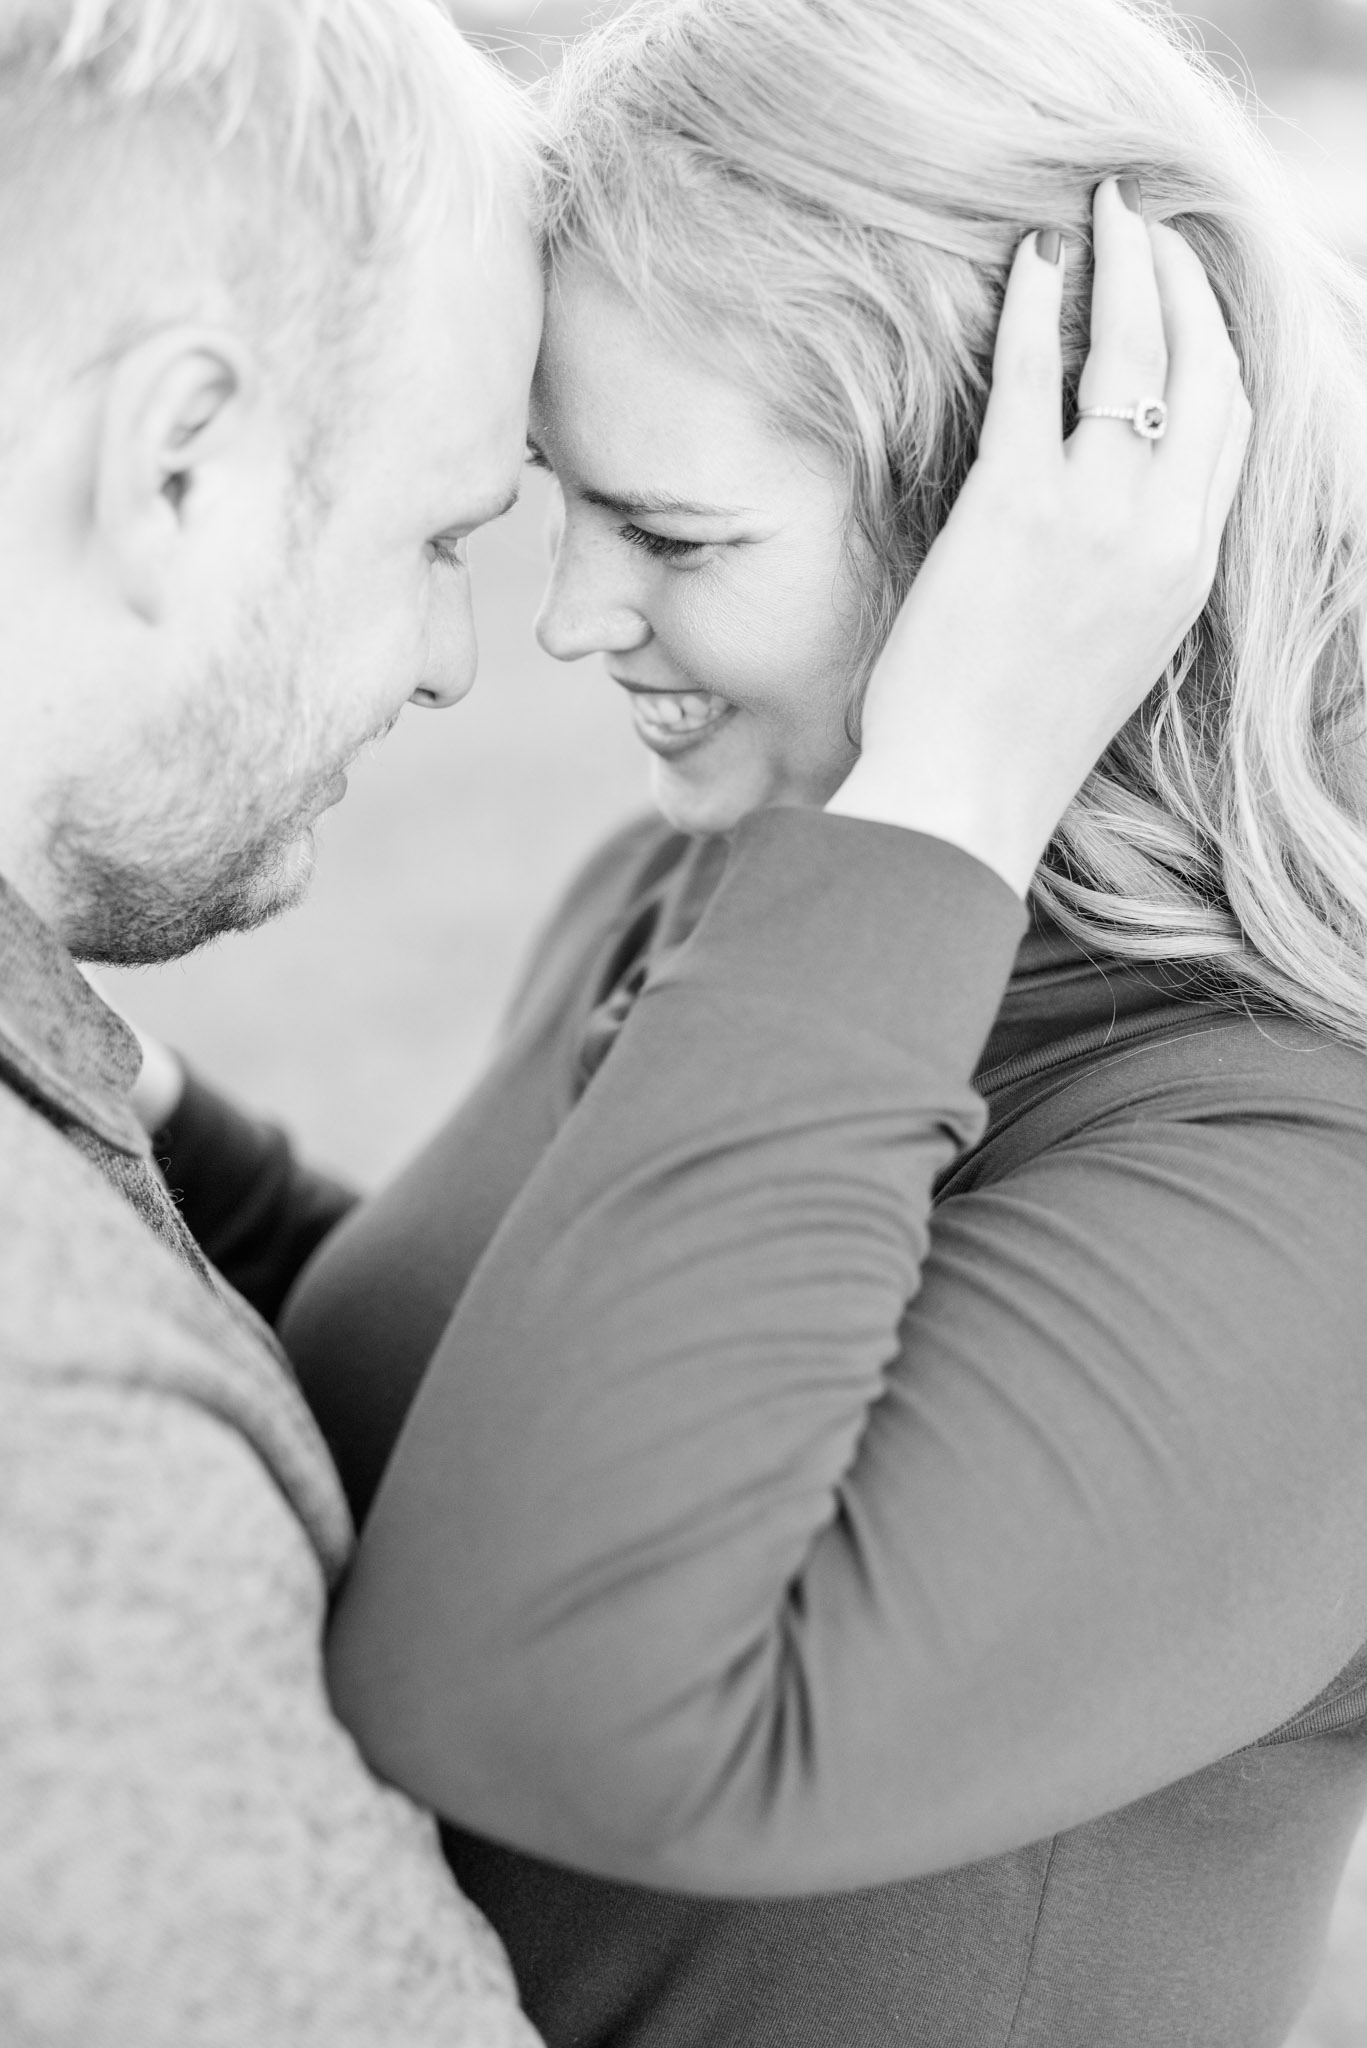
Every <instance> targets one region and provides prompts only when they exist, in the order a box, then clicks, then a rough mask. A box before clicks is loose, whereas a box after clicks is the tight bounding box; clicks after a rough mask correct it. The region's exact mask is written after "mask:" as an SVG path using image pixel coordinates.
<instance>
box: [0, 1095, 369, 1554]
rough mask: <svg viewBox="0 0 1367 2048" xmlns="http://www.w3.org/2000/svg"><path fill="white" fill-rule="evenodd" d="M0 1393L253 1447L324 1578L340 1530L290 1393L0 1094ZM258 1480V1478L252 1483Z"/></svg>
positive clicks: (68, 1148) (61, 1143) (152, 1242)
mask: <svg viewBox="0 0 1367 2048" xmlns="http://www.w3.org/2000/svg"><path fill="white" fill-rule="evenodd" d="M0 1386H2V1387H4V1388H5V1389H6V1392H7V1395H8V1400H9V1402H10V1404H13V1402H15V1401H16V1400H17V1401H20V1402H22V1401H24V1400H31V1401H34V1402H48V1401H50V1400H52V1399H53V1398H55V1395H56V1392H57V1390H59V1389H65V1390H68V1392H73V1391H77V1390H79V1389H82V1388H87V1389H97V1388H98V1389H100V1390H101V1405H107V1398H108V1396H109V1395H111V1394H112V1395H114V1396H115V1397H117V1396H118V1395H119V1394H120V1393H122V1394H124V1395H125V1396H128V1397H132V1396H133V1395H135V1394H136V1395H137V1396H139V1397H140V1399H139V1403H138V1405H139V1406H143V1405H145V1404H146V1402H147V1401H148V1400H149V1399H150V1400H151V1401H152V1402H154V1403H157V1404H160V1405H162V1406H163V1407H165V1408H167V1409H168V1410H172V1409H177V1408H179V1409H182V1410H185V1409H194V1410H197V1411H199V1412H200V1413H201V1414H203V1415H206V1416H209V1417H212V1418H213V1419H214V1420H215V1421H216V1422H217V1423H218V1424H219V1425H220V1426H222V1427H223V1428H225V1429H226V1430H228V1431H230V1432H231V1433H232V1434H233V1435H234V1436H235V1437H237V1438H240V1439H242V1440H244V1441H245V1442H246V1444H247V1445H249V1446H250V1448H251V1450H252V1452H253V1453H254V1455H255V1459H256V1461H257V1463H258V1464H259V1465H262V1466H264V1467H265V1469H266V1473H268V1474H269V1478H270V1480H271V1481H273V1482H274V1485H275V1487H276V1488H277V1489H278V1490H279V1491H280V1492H281V1493H283V1494H284V1495H285V1497H286V1499H287V1501H288V1503H289V1505H290V1507H291V1508H292V1510H293V1511H294V1513H295V1515H296V1516H297V1518H298V1519H299V1520H300V1521H301V1522H303V1524H304V1525H305V1527H306V1529H307V1531H308V1534H309V1537H310V1540H311V1542H312V1544H313V1547H314V1548H315V1550H316V1551H317V1552H318V1553H319V1556H320V1557H321V1559H322V1560H323V1563H324V1566H325V1569H327V1570H328V1571H329V1572H330V1573H331V1572H333V1571H335V1570H337V1569H338V1568H339V1567H340V1565H341V1563H342V1562H343V1560H344V1557H345V1555H346V1553H347V1550H348V1548H349V1541H350V1529H349V1524H348V1520H347V1516H346V1510H345V1507H344V1505H343V1503H342V1500H341V1496H340V1491H339V1489H338V1487H337V1484H336V1480H335V1475H334V1474H333V1471H332V1467H331V1462H330V1460H329V1458H328V1456H327V1453H326V1450H325V1448H324V1446H323V1444H322V1441H321V1438H320V1437H319V1436H318V1433H317V1430H316V1428H315V1426H314V1424H313V1422H312V1419H311V1417H310V1416H309V1414H308V1411H307V1409H306V1408H305V1406H304V1403H303V1401H302V1398H301V1397H300V1395H299V1393H298V1390H297V1388H296V1387H295V1386H294V1385H293V1383H292V1381H291V1380H290V1379H289V1377H288V1375H287V1373H286V1372H285V1370H284V1368H283V1367H282V1365H281V1364H280V1362H279V1360H278V1358H277V1357H275V1356H274V1355H273V1353H272V1352H271V1351H270V1350H269V1349H268V1348H267V1346H266V1344H265V1343H264V1342H258V1341H256V1340H255V1339H254V1338H253V1336H252V1335H251V1333H250V1331H249V1330H248V1329H247V1328H246V1327H245V1326H244V1324H242V1323H240V1322H239V1321H237V1320H236V1319H235V1318H234V1317H233V1316H232V1315H231V1314H230V1313H229V1311H228V1309H227V1308H226V1307H225V1305H224V1304H223V1302H221V1301H220V1300H218V1299H217V1297H216V1296H215V1295H214V1294H213V1292H212V1291H211V1290H210V1289H209V1287H207V1286H206V1285H205V1284H204V1283H203V1282H202V1281H201V1280H200V1279H199V1278H198V1277H197V1275H196V1274H195V1273H194V1272H193V1271H192V1270H191V1269H190V1268H189V1267H188V1266H185V1265H183V1264H182V1263H181V1262H180V1261H179V1260H177V1259H176V1258H175V1257H174V1256H173V1255H172V1253H171V1252H170V1251H168V1250H167V1248H166V1247H165V1246H164V1245H162V1244H160V1243H159V1242H158V1241H157V1239H156V1238H155V1237H154V1236H153V1234H152V1232H151V1231H150V1230H148V1228H147V1227H146V1225H145V1224H144V1223H143V1222H142V1220H141V1218H140V1217H139V1216H138V1215H137V1213H136V1212H135V1210H134V1209H133V1208H132V1206H131V1204H129V1203H128V1202H126V1201H125V1200H124V1199H123V1198H122V1197H121V1196H120V1194H119V1193H118V1191H117V1190H116V1189H115V1188H114V1187H113V1186H112V1185H111V1184H110V1183H109V1182H108V1181H106V1180H105V1178H104V1177H103V1175H102V1174H101V1173H100V1172H99V1171H98V1170H97V1169H96V1168H95V1167H94V1166H93V1165H92V1164H91V1162H90V1161H89V1160H87V1159H86V1158H85V1157H83V1155H82V1154H81V1152H80V1151H79V1150H78V1148H77V1147H76V1146H75V1145H73V1144H72V1143H70V1142H69V1141H68V1140H67V1138H66V1137H65V1136H64V1135H63V1134H62V1132H61V1131H60V1130H59V1129H58V1128H56V1127H55V1126H54V1125H53V1124H52V1123H51V1122H50V1121H49V1120H48V1119H47V1117H45V1116H44V1115H43V1114H42V1113H41V1112H40V1111H38V1110H37V1109H35V1108H34V1107H32V1106H31V1105H30V1104H29V1103H27V1102H26V1101H25V1100H24V1099H23V1098H22V1097H21V1096H19V1095H17V1094H16V1093H15V1092H14V1091H13V1090H11V1089H9V1088H6V1087H0ZM262 1476H263V1477H264V1476H265V1474H263V1475H262Z"/></svg>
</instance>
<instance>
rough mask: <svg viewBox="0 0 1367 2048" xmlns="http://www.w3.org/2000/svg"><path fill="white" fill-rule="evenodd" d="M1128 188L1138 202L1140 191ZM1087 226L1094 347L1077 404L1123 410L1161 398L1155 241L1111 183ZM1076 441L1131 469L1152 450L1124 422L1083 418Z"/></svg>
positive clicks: (1162, 346)
mask: <svg viewBox="0 0 1367 2048" xmlns="http://www.w3.org/2000/svg"><path fill="white" fill-rule="evenodd" d="M1132 189H1133V190H1134V193H1135V196H1136V198H1137V196H1138V187H1137V186H1134V187H1133V188H1132ZM1092 223H1093V250H1094V255H1095V270H1094V275H1093V280H1092V346H1091V352H1090V354H1089V355H1088V357H1087V362H1086V365H1085V367H1084V369H1083V372H1082V381H1081V384H1080V387H1079V391H1078V404H1079V407H1080V408H1082V407H1087V406H1110V407H1115V408H1117V409H1120V410H1126V409H1128V408H1130V407H1131V406H1134V405H1137V404H1138V403H1140V402H1141V401H1142V400H1144V399H1149V398H1161V397H1162V396H1163V394H1164V391H1165V388H1166V384H1167V373H1168V348H1167V337H1166V333H1165V330H1164V326H1163V307H1162V303H1161V301H1160V299H1159V295H1158V279H1157V275H1156V272H1155V269H1154V259H1153V244H1152V241H1151V239H1150V235H1149V229H1148V226H1147V224H1146V222H1145V221H1144V219H1143V217H1142V215H1141V214H1139V213H1138V212H1134V211H1132V210H1131V208H1130V207H1129V206H1127V205H1126V203H1125V201H1124V199H1123V198H1122V197H1121V195H1120V188H1119V185H1118V182H1117V180H1116V179H1114V178H1107V179H1105V180H1104V182H1103V183H1102V184H1100V185H1099V186H1098V187H1097V190H1096V196H1095V199H1094V200H1093V204H1092ZM1076 442H1077V446H1076V450H1075V451H1074V452H1075V454H1076V455H1077V456H1078V457H1080V458H1081V459H1082V460H1084V461H1086V460H1089V459H1092V458H1093V457H1095V458H1097V459H1098V460H1105V461H1108V462H1111V463H1115V462H1118V461H1124V462H1127V463H1129V464H1132V465H1135V464H1138V463H1139V462H1140V461H1141V459H1147V458H1148V457H1149V456H1150V455H1151V452H1152V451H1151V444H1150V443H1149V442H1147V441H1145V440H1144V439H1143V437H1142V436H1141V435H1139V434H1136V433H1135V432H1134V431H1133V429H1132V427H1131V426H1130V425H1129V424H1128V423H1127V422H1126V421H1125V420H1109V419H1107V420H1082V421H1080V422H1079V425H1078V429H1077V435H1076Z"/></svg>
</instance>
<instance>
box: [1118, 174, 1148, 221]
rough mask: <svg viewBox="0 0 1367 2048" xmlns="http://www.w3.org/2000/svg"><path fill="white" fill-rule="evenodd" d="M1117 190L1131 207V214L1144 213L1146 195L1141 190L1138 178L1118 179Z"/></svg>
mask: <svg viewBox="0 0 1367 2048" xmlns="http://www.w3.org/2000/svg"><path fill="white" fill-rule="evenodd" d="M1115 182H1116V190H1117V191H1118V192H1119V194H1120V196H1121V198H1122V199H1123V200H1124V202H1125V204H1126V206H1128V207H1129V209H1130V212H1131V213H1142V212H1143V211H1144V194H1143V193H1142V191H1141V190H1140V188H1139V180H1138V178H1117V179H1116V181H1115Z"/></svg>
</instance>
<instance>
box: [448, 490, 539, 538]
mask: <svg viewBox="0 0 1367 2048" xmlns="http://www.w3.org/2000/svg"><path fill="white" fill-rule="evenodd" d="M520 495H521V493H520V492H519V490H518V487H517V485H516V484H514V485H513V487H512V489H511V490H510V491H505V492H504V494H503V496H502V497H501V498H491V499H490V501H489V504H488V506H487V507H485V506H483V505H476V506H474V507H473V509H472V510H471V511H469V512H465V513H463V514H462V515H461V517H460V518H459V519H452V520H450V521H449V522H448V523H447V525H446V526H445V527H443V528H442V531H443V532H444V533H469V532H471V531H472V530H473V529H474V528H475V527H476V526H488V525H489V523H490V521H491V520H494V519H502V517H503V515H504V513H505V512H511V511H512V509H513V507H514V505H515V504H516V503H517V501H518V498H519V496H520Z"/></svg>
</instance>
